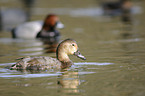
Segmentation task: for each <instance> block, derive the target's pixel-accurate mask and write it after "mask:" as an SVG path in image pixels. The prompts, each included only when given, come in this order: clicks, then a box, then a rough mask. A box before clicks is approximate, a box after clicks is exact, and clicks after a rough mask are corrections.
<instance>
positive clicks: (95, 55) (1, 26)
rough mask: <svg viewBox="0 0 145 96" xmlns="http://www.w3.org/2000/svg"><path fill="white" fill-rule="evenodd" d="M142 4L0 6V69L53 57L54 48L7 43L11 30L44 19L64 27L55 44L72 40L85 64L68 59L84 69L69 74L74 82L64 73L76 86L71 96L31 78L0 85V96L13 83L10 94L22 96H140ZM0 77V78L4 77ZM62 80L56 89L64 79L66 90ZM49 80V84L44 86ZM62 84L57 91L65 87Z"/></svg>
mask: <svg viewBox="0 0 145 96" xmlns="http://www.w3.org/2000/svg"><path fill="white" fill-rule="evenodd" d="M144 4H145V0H0V63H1V64H0V67H1V68H4V67H5V66H6V65H7V63H9V64H10V63H13V62H16V60H15V58H18V57H23V56H28V55H29V56H39V55H41V56H52V57H55V52H54V51H52V49H51V48H53V47H56V46H52V45H47V44H45V42H43V41H41V40H39V39H34V38H33V39H31V38H29V39H23V38H12V34H11V30H12V29H13V28H15V27H16V26H18V25H20V24H23V23H26V22H30V21H37V20H42V21H43V20H44V19H45V17H46V15H48V14H56V15H58V17H59V19H60V21H61V22H62V23H63V24H64V28H63V29H58V30H59V31H60V34H61V37H60V41H61V40H64V39H66V38H73V39H75V40H76V41H77V43H78V45H79V48H80V51H81V53H82V54H83V55H84V56H85V57H86V58H87V60H86V61H85V62H84V61H80V60H79V59H77V58H75V57H72V56H71V59H72V60H73V61H74V62H75V63H76V62H83V63H78V64H85V65H84V66H83V67H85V68H82V67H81V68H78V70H79V71H80V73H77V72H73V73H72V74H73V76H75V77H69V76H70V74H71V73H69V72H68V73H67V75H69V76H68V77H69V78H75V79H73V80H74V82H76V83H75V84H74V85H75V86H73V87H74V89H75V90H61V89H60V87H59V88H58V87H56V86H57V84H56V82H54V81H55V80H56V78H47V80H45V79H46V78H41V79H40V78H37V80H36V81H35V80H34V79H33V80H32V79H27V80H26V79H25V80H19V79H18V81H19V82H18V83H17V80H15V79H9V80H8V79H4V80H3V79H1V84H3V86H2V88H1V89H3V90H4V91H3V90H2V91H3V94H5V93H4V92H7V88H9V89H10V88H12V89H13V83H15V82H16V85H17V86H15V88H14V89H13V90H14V92H17V91H16V90H19V92H21V91H20V89H19V88H18V87H20V86H21V88H22V87H23V88H24V87H28V90H26V91H25V92H26V94H27V95H28V94H29V95H30V96H32V95H35V96H37V95H38V94H35V92H36V93H37V92H38V91H39V89H40V88H42V92H44V93H41V92H40V93H39V94H41V95H42V94H43V95H44V94H48V92H47V91H48V89H50V90H52V92H50V93H52V94H55V95H51V96H58V95H60V94H61V93H64V94H67V96H68V95H70V94H68V93H71V94H75V95H77V96H89V95H90V94H92V95H90V96H97V95H100V96H103V95H104V96H106V95H109V96H143V95H145V92H144V90H145V88H144V85H145V83H144V80H145V78H144V76H143V74H144V72H145V71H144V68H145V63H144V62H145V50H144V49H145V27H144V25H145V19H144V17H145V6H144ZM60 41H59V42H60ZM90 62H91V63H90ZM92 62H93V63H92ZM98 63H99V64H98ZM9 64H8V65H9ZM97 64H98V65H97ZM106 64H109V65H106ZM101 65H103V66H101ZM78 70H77V71H78ZM0 72H1V73H2V75H0V76H3V73H7V72H5V71H0ZM81 72H82V73H81ZM83 72H84V73H83ZM89 72H90V73H89ZM91 72H92V73H94V74H92V73H91ZM19 74H22V73H19ZM72 74H71V75H72ZM74 74H75V75H74ZM83 74H89V75H83ZM4 76H5V75H4ZM6 76H7V75H6ZM40 77H41V76H40ZM68 77H67V76H64V77H63V75H61V76H60V79H61V80H60V81H62V82H58V83H59V84H60V85H61V83H63V81H64V82H65V80H66V79H65V80H63V78H67V80H66V82H68V85H69V84H70V85H71V83H69V82H70V79H68ZM114 78H115V80H114ZM57 79H58V78H57ZM5 80H6V81H5ZM49 80H50V82H51V83H48V81H49ZM4 81H5V82H4ZM9 81H14V82H13V83H10V85H9V86H10V87H9V86H8V85H7V83H8V82H9ZM40 81H41V82H40ZM25 82H26V85H25V84H24V83H25ZM42 82H44V83H42ZM40 83H41V84H40ZM65 84H66V86H65ZM65 84H64V85H63V84H62V85H61V87H66V88H70V87H71V86H69V87H68V86H67V83H65ZM6 85H7V86H8V87H7V88H6V87H5V86H6ZM27 85H28V86H27ZM33 85H34V86H33ZM78 86H79V87H78ZM31 87H32V88H31ZM33 87H34V88H35V87H37V88H38V89H36V88H35V92H34V93H31V92H30V91H32V89H33ZM39 87H40V88H39ZM23 88H22V89H23ZM56 90H57V92H56ZM96 90H99V91H96ZM25 92H24V93H25ZM94 92H96V93H94ZM8 96H9V95H8ZM15 96H16V95H15ZM39 96H40V95H39ZM62 96H64V95H62Z"/></svg>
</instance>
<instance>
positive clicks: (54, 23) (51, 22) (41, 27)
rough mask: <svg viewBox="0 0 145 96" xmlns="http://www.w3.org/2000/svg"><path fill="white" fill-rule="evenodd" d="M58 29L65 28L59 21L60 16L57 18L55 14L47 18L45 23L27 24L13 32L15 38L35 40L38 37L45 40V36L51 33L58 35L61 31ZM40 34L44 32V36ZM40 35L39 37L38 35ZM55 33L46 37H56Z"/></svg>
mask: <svg viewBox="0 0 145 96" xmlns="http://www.w3.org/2000/svg"><path fill="white" fill-rule="evenodd" d="M52 27H53V30H52ZM56 28H64V25H63V24H62V23H61V22H60V21H59V17H58V16H56V15H55V14H49V15H47V16H46V18H45V20H44V21H32V22H26V23H24V24H21V25H19V26H17V27H15V28H14V29H13V30H12V31H11V32H12V37H13V38H24V39H28V38H29V39H34V38H36V37H37V38H38V37H39V38H43V37H44V35H43V34H44V33H45V32H50V31H51V32H53V31H54V32H53V33H54V34H56V35H58V33H59V31H57V30H56ZM42 31H43V32H42ZM44 31H45V32H44ZM39 32H40V33H41V32H42V33H43V34H40V33H39ZM38 33H39V35H37V34H38ZM53 33H51V34H50V35H47V36H45V37H48V38H49V37H50V36H52V35H53V36H54V34H53Z"/></svg>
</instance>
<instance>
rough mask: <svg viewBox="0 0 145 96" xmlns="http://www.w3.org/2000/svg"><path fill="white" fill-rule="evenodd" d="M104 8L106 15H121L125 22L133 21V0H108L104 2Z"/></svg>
mask: <svg viewBox="0 0 145 96" xmlns="http://www.w3.org/2000/svg"><path fill="white" fill-rule="evenodd" d="M102 6H103V10H104V14H105V15H109V16H120V15H121V19H122V21H123V22H130V21H131V17H130V16H131V8H132V2H131V0H119V1H109V2H108V1H107V2H104V3H103V5H102Z"/></svg>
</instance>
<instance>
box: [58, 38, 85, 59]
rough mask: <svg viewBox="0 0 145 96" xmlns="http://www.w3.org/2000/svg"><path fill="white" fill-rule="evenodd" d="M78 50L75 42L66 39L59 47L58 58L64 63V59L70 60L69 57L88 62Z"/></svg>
mask: <svg viewBox="0 0 145 96" xmlns="http://www.w3.org/2000/svg"><path fill="white" fill-rule="evenodd" d="M78 49H79V48H78V45H77V43H76V41H75V40H73V39H66V40H64V41H62V42H61V43H60V44H59V45H58V47H57V58H58V59H59V60H60V61H63V60H64V59H66V60H69V57H68V55H75V56H77V57H78V58H80V59H83V60H86V58H85V57H84V56H83V55H81V53H80V51H79V50H78Z"/></svg>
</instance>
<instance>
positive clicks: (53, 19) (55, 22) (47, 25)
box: [42, 14, 64, 31]
mask: <svg viewBox="0 0 145 96" xmlns="http://www.w3.org/2000/svg"><path fill="white" fill-rule="evenodd" d="M55 28H64V25H63V24H62V23H61V22H60V21H59V17H58V16H57V15H55V14H49V15H47V17H46V18H45V20H44V24H43V27H42V29H43V30H46V31H47V30H54V29H55Z"/></svg>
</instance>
